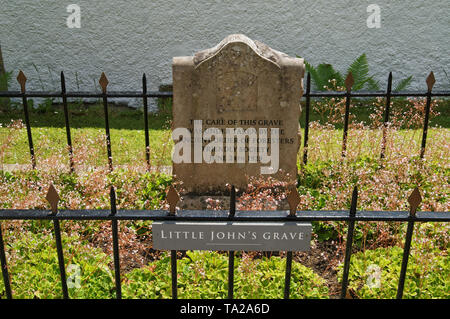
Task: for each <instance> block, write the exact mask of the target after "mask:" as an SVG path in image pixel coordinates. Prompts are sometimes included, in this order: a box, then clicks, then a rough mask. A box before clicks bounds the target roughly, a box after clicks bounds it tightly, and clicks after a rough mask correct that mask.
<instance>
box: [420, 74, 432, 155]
mask: <svg viewBox="0 0 450 319" xmlns="http://www.w3.org/2000/svg"><path fill="white" fill-rule="evenodd" d="M434 83H435V79H434V74H433V72H430V75H429V76H428V77H427V85H428V90H427V102H426V106H425V118H424V121H423V133H422V146H421V148H420V158H421V159H423V157H424V156H425V145H426V143H427V135H428V122H429V120H430V106H431V91H432V89H433V85H434Z"/></svg>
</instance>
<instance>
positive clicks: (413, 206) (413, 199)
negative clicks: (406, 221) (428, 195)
mask: <svg viewBox="0 0 450 319" xmlns="http://www.w3.org/2000/svg"><path fill="white" fill-rule="evenodd" d="M421 202H422V196H421V195H420V191H419V188H417V187H416V188H414V190H413V191H412V193H411V195H410V196H409V198H408V203H409V209H410V211H409V213H410V215H411V216H416V212H417V207H419V204H420V203H421Z"/></svg>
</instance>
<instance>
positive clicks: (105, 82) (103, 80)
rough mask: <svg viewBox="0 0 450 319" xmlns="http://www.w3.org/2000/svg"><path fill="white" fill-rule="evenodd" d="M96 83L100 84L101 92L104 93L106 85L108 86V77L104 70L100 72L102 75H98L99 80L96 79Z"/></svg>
mask: <svg viewBox="0 0 450 319" xmlns="http://www.w3.org/2000/svg"><path fill="white" fill-rule="evenodd" d="M98 83H99V84H100V86H101V88H102V91H103V93H106V87H107V86H108V83H109V81H108V79H107V78H106V75H105V72H102V75H101V76H100V80H98Z"/></svg>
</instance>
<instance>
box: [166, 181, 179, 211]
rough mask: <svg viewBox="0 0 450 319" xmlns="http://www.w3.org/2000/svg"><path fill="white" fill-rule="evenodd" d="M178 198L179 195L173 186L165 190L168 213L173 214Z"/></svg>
mask: <svg viewBox="0 0 450 319" xmlns="http://www.w3.org/2000/svg"><path fill="white" fill-rule="evenodd" d="M179 200H180V196H179V195H178V193H177V191H176V190H175V188H174V187H173V186H170V188H169V191H168V192H167V202H168V203H169V212H170V215H175V211H176V207H177V203H178V201H179Z"/></svg>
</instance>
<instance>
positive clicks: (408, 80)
mask: <svg viewBox="0 0 450 319" xmlns="http://www.w3.org/2000/svg"><path fill="white" fill-rule="evenodd" d="M412 79H413V77H412V75H411V76H409V77H407V78H404V79H402V80H400V81H399V82H398V83H397V85H396V86H395V88H394V90H393V91H394V92H398V91H403V90H404V89H406V88H407V87H408V86H409V85H410V84H411V82H412Z"/></svg>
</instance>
